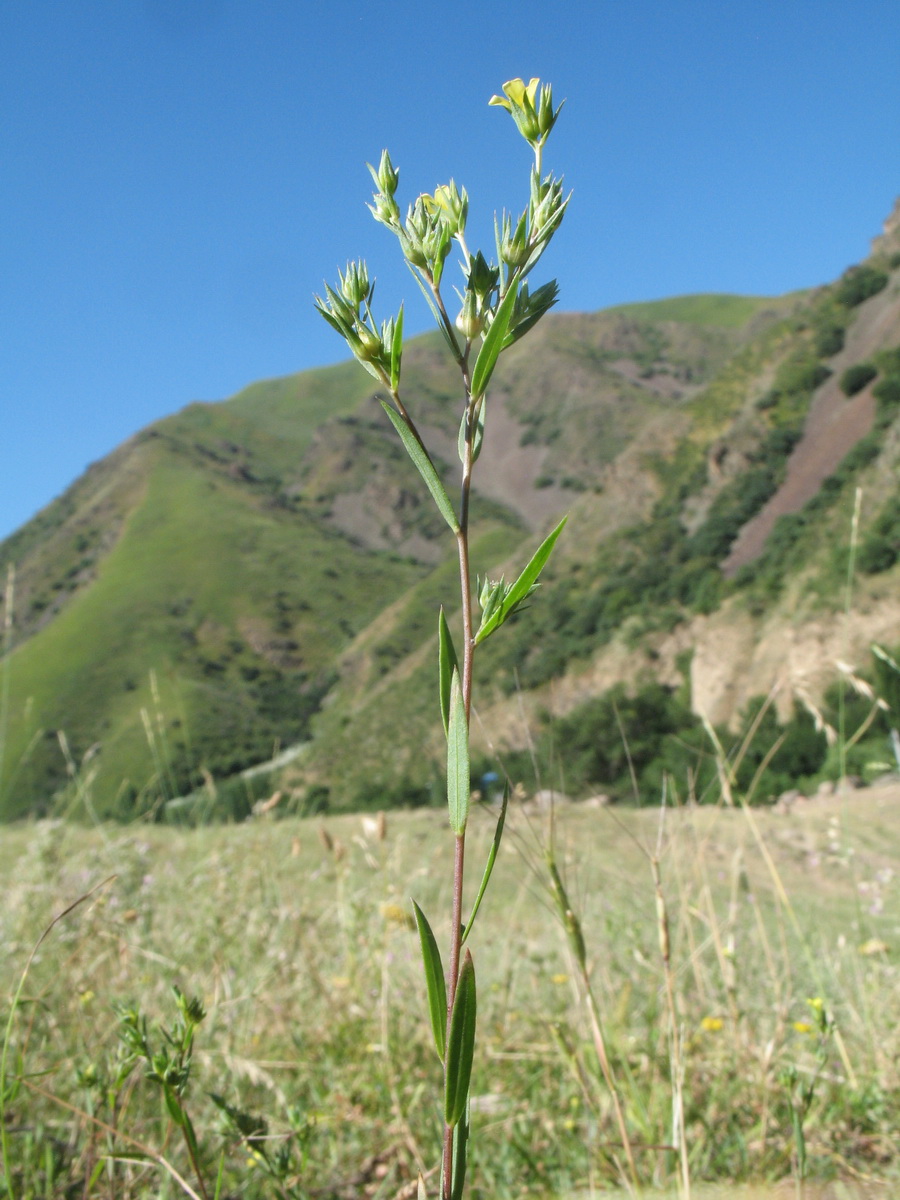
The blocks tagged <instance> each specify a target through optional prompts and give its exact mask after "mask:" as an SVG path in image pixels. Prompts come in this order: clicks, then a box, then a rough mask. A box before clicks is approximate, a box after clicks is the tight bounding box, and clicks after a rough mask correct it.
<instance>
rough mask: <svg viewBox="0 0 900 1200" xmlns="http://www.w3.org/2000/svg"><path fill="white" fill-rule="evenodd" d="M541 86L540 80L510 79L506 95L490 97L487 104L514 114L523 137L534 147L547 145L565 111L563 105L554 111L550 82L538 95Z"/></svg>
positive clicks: (504, 90) (504, 86)
mask: <svg viewBox="0 0 900 1200" xmlns="http://www.w3.org/2000/svg"><path fill="white" fill-rule="evenodd" d="M540 83H541V81H540V80H539V79H531V80H529V81H528V83H526V82H525V80H524V79H509V80H507V82H506V83H504V85H503V93H504V94H503V95H502V96H491V98H490V100H489V101H488V104H496V105H499V106H500V108H505V109H506V111H507V112H508V113H510V114H511V115H512V118H513V120H514V121H515V123H516V125H517V126H518V129H519V132H520V133H521V135H522V137H524V138H525V140H526V141H527V142H530V143H531V145H532V146H538V145H540V144H542V143H543V142H544V139H545V138H546V137H547V134H548V133H549V132H550V130H551V129H552V128H553V126H554V124H555V123H556V118H557V117H558V116H559V109H560V108H562V105H560V106H559V108H558V109H557V110H556V111H555V112H554V111H553V89H552V88H551V87H550V85H549V84H548V83H545V84H544V86H543V87H542V88H541V94H540V96H538V88H539V87H540Z"/></svg>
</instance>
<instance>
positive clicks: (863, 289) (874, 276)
mask: <svg viewBox="0 0 900 1200" xmlns="http://www.w3.org/2000/svg"><path fill="white" fill-rule="evenodd" d="M887 281H888V276H887V273H886V272H885V271H881V270H879V268H878V267H872V266H870V265H869V264H868V263H863V264H862V265H861V266H857V267H850V268H849V270H847V271H845V272H844V274H843V276H842V278H841V281H840V283H838V285H837V288H836V289H835V297H836V299H837V300H838V302H839V303H840V304H843V305H844V306H845V307H846V308H855V307H856V306H857V305H858V304H862V302H863V301H864V300H868V299H869V297H870V296H875V295H877V294H878V292H880V291H881V290H882V289H883V288H885V287H886V286H887Z"/></svg>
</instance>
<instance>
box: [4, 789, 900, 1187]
mask: <svg viewBox="0 0 900 1200" xmlns="http://www.w3.org/2000/svg"><path fill="white" fill-rule="evenodd" d="M897 798H898V797H897V796H896V794H894V795H891V794H890V793H888V792H874V791H873V792H871V793H866V794H856V795H854V796H853V797H852V798H847V799H845V800H841V799H840V798H838V799H835V800H833V801H830V802H828V803H827V804H826V803H824V802H822V803H820V802H818V801H817V802H815V803H813V802H810V803H809V804H808V805H807V806H806V807H805V808H803V809H802V811H795V812H794V813H793V814H792V815H790V816H786V815H779V814H776V813H772V812H758V813H756V812H755V813H752V814H750V813H747V812H744V811H741V810H738V809H721V808H712V807H709V808H703V809H685V810H681V811H677V812H669V813H668V814H667V816H666V820H665V822H664V824H663V829H662V836H661V837H660V834H659V814H657V813H653V812H650V811H647V810H642V811H623V812H621V813H619V812H617V811H610V810H597V809H587V808H579V807H573V808H569V809H566V810H565V811H564V812H562V813H560V814H559V815H558V817H557V820H556V823H555V826H556V827H555V833H554V840H555V847H556V860H557V862H558V863H559V866H560V871H561V873H562V875H563V877H564V879H565V882H566V887H567V890H568V894H569V896H570V898H571V901H572V904H573V907H574V908H576V909H577V911H578V914H579V917H580V920H581V928H582V930H583V933H584V938H585V943H586V950H587V962H588V967H589V972H590V983H591V986H592V988H593V991H594V992H595V994H596V998H597V1001H598V1006H599V1010H600V1012H601V1013H603V1034H604V1037H605V1042H606V1048H607V1052H608V1055H609V1064H610V1067H611V1070H612V1072H613V1074H614V1078H615V1080H616V1082H617V1087H618V1091H619V1099H620V1102H621V1108H622V1112H623V1114H624V1120H625V1123H626V1126H627V1129H628V1136H629V1139H630V1142H631V1146H632V1151H633V1154H634V1160H635V1164H636V1168H637V1172H638V1175H639V1178H640V1181H641V1183H642V1184H643V1185H644V1186H647V1187H650V1186H662V1185H669V1186H671V1185H672V1184H673V1181H674V1180H675V1178H676V1176H677V1173H678V1172H679V1171H680V1166H679V1153H678V1147H677V1146H676V1140H677V1138H678V1136H679V1134H678V1132H677V1131H678V1128H679V1122H678V1121H677V1119H675V1115H676V1114H675V1112H674V1109H675V1106H674V1105H673V1061H674V1062H676V1063H677V1064H679V1071H678V1072H675V1075H676V1076H679V1078H676V1085H677V1090H679V1091H680V1093H681V1100H682V1103H683V1112H684V1119H683V1129H684V1144H685V1148H686V1157H687V1164H688V1167H689V1171H690V1177H691V1179H692V1180H693V1181H694V1182H696V1181H699V1180H713V1181H716V1180H747V1179H774V1178H780V1177H784V1176H788V1175H791V1174H794V1175H795V1176H798V1177H799V1176H804V1177H806V1178H808V1179H815V1178H819V1179H827V1178H833V1177H841V1178H848V1177H849V1178H854V1177H856V1178H871V1177H873V1176H874V1177H881V1178H885V1177H887V1178H890V1177H892V1176H893V1175H894V1173H895V1171H896V1163H895V1162H894V1155H895V1146H896V1138H897V1133H898V1130H897V1113H898V1111H900V1104H898V1102H900V1078H898V1071H897V1066H896V1063H897V1055H898V1050H900V1045H898V1034H897V1030H898V1028H900V994H898V972H897V967H896V965H895V950H894V947H895V946H896V944H897V932H898V931H897V922H896V917H895V916H894V915H892V912H893V910H894V909H895V904H896V889H897V880H896V875H895V872H896V870H897V864H898V860H900V815H898V808H897ZM542 821H543V818H542V817H540V816H537V815H531V816H529V815H528V814H527V812H526V811H524V810H523V809H522V807H521V806H520V805H517V804H515V803H514V804H513V805H511V811H510V815H509V827H508V841H507V842H505V843H504V846H503V847H502V848H501V851H500V854H501V858H505V859H506V860H507V862H506V866H507V869H506V870H503V871H500V872H498V877H497V880H496V882H495V886H494V890H493V892H492V894H491V895H490V896H489V897H488V899H487V900H486V905H487V906H488V907H489V908H490V910H491V912H490V916H491V920H492V922H493V923H494V925H495V927H496V928H497V930H498V933H497V936H496V937H495V938H492V939H491V940H490V941H489V942H486V943H485V945H484V947H483V950H482V953H481V960H482V966H481V978H480V1013H479V1015H480V1019H481V1023H482V1045H483V1047H484V1052H483V1054H482V1055H481V1056H480V1058H479V1059H477V1060H476V1065H475V1069H474V1076H473V1083H472V1122H473V1125H475V1126H477V1132H478V1137H477V1140H476V1142H475V1150H474V1154H473V1164H472V1165H473V1167H474V1168H475V1178H476V1179H477V1181H478V1182H477V1184H476V1185H475V1187H474V1188H473V1194H475V1195H478V1196H483V1197H487V1196H493V1197H506V1196H510V1197H511V1196H521V1195H523V1194H526V1195H535V1196H537V1195H541V1196H547V1195H559V1196H570V1195H573V1194H574V1193H576V1192H580V1191H583V1190H585V1189H589V1188H596V1189H604V1188H609V1187H614V1186H617V1185H619V1184H620V1183H621V1181H622V1180H623V1178H624V1176H625V1174H626V1171H625V1162H624V1157H623V1152H622V1142H621V1137H620V1134H619V1129H618V1126H617V1122H616V1117H615V1113H614V1111H613V1105H612V1102H611V1098H610V1095H609V1091H608V1089H607V1087H606V1085H605V1084H604V1082H603V1079H602V1075H601V1072H600V1069H599V1067H598V1064H597V1059H596V1056H595V1052H594V1040H593V1038H592V1034H591V1030H590V1028H589V1025H588V1022H587V1020H586V1019H585V1018H584V1017H583V1014H584V1013H585V1011H586V1010H585V1009H584V1007H583V1004H582V1001H583V996H582V995H580V993H579V988H580V987H581V982H580V980H579V973H578V969H577V963H576V962H575V960H574V958H573V957H572V952H571V950H570V948H569V942H568V941H567V939H566V936H565V933H564V931H563V930H562V929H561V927H560V926H559V924H558V923H557V922H556V920H555V919H554V917H553V916H552V915H551V907H552V906H551V904H550V898H549V895H548V893H547V891H546V885H545V883H544V879H545V874H544V872H543V870H542V869H541V868H540V866H539V863H540V860H541V858H542V856H543V853H544V845H545V840H546V837H545V831H544V829H543V826H542ZM493 825H494V822H493V817H492V815H491V814H489V813H485V812H482V811H481V810H480V809H476V810H474V811H473V814H472V825H471V830H470V836H471V838H472V843H473V847H474V848H476V849H482V850H483V849H484V848H485V844H486V843H487V842H488V841H489V840H490V837H491V835H492V833H493ZM380 832H384V830H383V827H379V825H378V823H377V822H376V821H374V819H372V818H367V819H366V823H365V824H363V821H362V820H361V819H360V818H358V817H354V818H351V817H344V818H339V819H332V820H329V821H328V823H327V829H324V830H323V827H321V826H320V825H319V824H318V823H317V822H315V821H306V822H304V821H287V820H286V821H282V822H278V823H265V822H259V823H256V824H251V825H245V826H241V827H218V828H208V829H201V830H195V831H190V832H185V831H171V830H166V829H162V828H159V827H132V828H130V829H128V830H122V829H121V828H116V829H113V828H104V827H100V828H98V829H96V830H93V831H88V830H84V829H79V828H75V827H71V826H66V825H62V824H47V823H42V824H38V825H30V826H22V827H19V828H15V829H12V830H10V831H9V832H8V833H7V834H6V836H5V837H4V840H3V844H2V846H0V870H2V872H3V879H4V885H5V887H4V892H5V897H6V902H5V904H4V908H3V913H2V915H0V943H2V945H3V948H4V956H3V958H4V963H5V967H4V972H3V979H2V994H0V1010H2V1011H0V1015H2V1018H3V1023H4V1026H5V1025H6V1021H7V1018H8V1015H9V1004H10V1000H11V997H12V995H13V993H14V991H15V988H16V987H17V985H18V982H19V979H20V977H21V974H22V971H23V969H24V967H25V965H26V962H27V960H28V956H29V954H30V953H31V950H32V948H33V946H34V944H35V943H36V942H37V940H38V938H39V937H40V936H41V934H42V933H43V931H44V930H45V929H46V928H47V926H48V925H49V923H50V921H51V920H52V919H53V918H54V916H56V915H57V914H58V913H60V912H61V911H63V910H64V909H65V908H67V907H68V906H69V905H70V904H71V903H72V902H73V901H74V900H76V899H77V898H78V897H79V896H82V895H84V894H85V893H87V892H88V891H89V890H90V889H92V888H95V887H97V885H98V884H103V881H104V880H109V881H108V882H107V883H105V885H104V886H101V887H99V889H98V890H97V891H96V892H95V893H94V895H93V896H92V897H91V898H90V899H88V900H86V901H85V902H84V903H83V904H82V905H81V906H79V907H78V908H77V909H75V910H73V911H72V912H71V913H70V914H69V915H68V916H66V917H65V918H64V919H63V920H61V921H59V922H58V923H57V924H56V925H55V926H54V928H53V929H52V930H51V931H50V933H49V934H48V936H47V938H46V939H45V941H44V942H43V943H42V945H41V946H40V947H39V949H38V951H37V953H36V955H35V957H34V959H33V962H32V964H31V967H30V970H29V972H28V974H27V976H26V979H25V984H24V987H23V989H22V992H21V997H20V1001H19V1006H18V1008H17V1009H16V1011H15V1013H14V1015H13V1021H12V1028H11V1038H10V1043H9V1053H8V1061H7V1067H6V1073H7V1079H6V1100H5V1106H4V1107H5V1120H6V1142H7V1155H8V1163H9V1173H10V1181H9V1184H10V1186H9V1191H10V1193H11V1194H12V1195H14V1196H17V1197H19V1196H30V1195H41V1196H54V1197H55V1196H59V1197H62V1196H64V1195H82V1194H87V1195H95V1196H117V1197H137V1196H147V1195H164V1196H175V1195H180V1194H184V1191H183V1189H182V1188H181V1187H180V1185H179V1184H178V1183H177V1181H176V1177H175V1175H173V1174H172V1171H174V1172H177V1174H178V1175H179V1176H180V1177H181V1178H182V1179H184V1180H185V1181H186V1182H187V1183H188V1184H189V1186H190V1187H192V1188H193V1189H194V1190H195V1191H196V1189H197V1186H198V1185H197V1183H196V1178H195V1175H194V1172H193V1170H192V1165H191V1163H190V1161H189V1156H188V1151H187V1148H186V1144H185V1141H184V1139H183V1138H182V1137H181V1135H180V1134H179V1132H178V1129H177V1128H176V1125H175V1123H174V1121H173V1117H172V1114H171V1112H170V1111H169V1110H168V1109H167V1108H166V1107H165V1106H164V1104H163V1103H162V1098H161V1095H160V1090H159V1088H158V1087H156V1086H155V1085H154V1083H153V1081H152V1080H150V1079H148V1078H147V1077H146V1075H147V1072H146V1069H145V1068H144V1067H143V1066H142V1065H141V1064H139V1063H132V1064H131V1066H129V1064H128V1062H127V1061H126V1055H125V1048H124V1046H123V1042H122V1039H121V1038H120V1036H119V1030H120V1028H121V1024H120V1019H119V1016H117V1014H121V1011H122V1008H123V1006H125V1007H128V1006H131V1007H132V1008H137V1009H139V1010H140V1011H141V1012H142V1013H143V1015H144V1016H145V1017H146V1018H147V1026H148V1030H149V1035H150V1040H151V1041H153V1042H154V1045H157V1044H159V1043H160V1042H161V1038H160V1036H159V1034H158V1032H157V1023H162V1024H163V1025H165V1026H167V1027H171V1026H172V1025H173V1022H174V1020H175V1017H176V1005H175V1002H174V1000H173V996H172V987H173V986H177V987H178V988H180V989H181V991H182V992H183V993H184V994H185V995H186V996H188V995H189V996H196V997H198V998H199V999H200V1000H201V1001H202V1003H203V1006H204V1007H205V1009H206V1014H207V1015H206V1017H205V1019H204V1020H203V1021H202V1022H201V1023H200V1025H199V1027H198V1028H197V1031H196V1034H195V1037H194V1045H193V1064H192V1077H191V1082H190V1087H189V1089H188V1091H187V1093H186V1100H185V1103H186V1107H187V1109H188V1111H189V1112H190V1117H191V1121H192V1123H193V1127H194V1129H195V1130H196V1136H197V1143H198V1149H199V1154H198V1158H199V1166H200V1168H201V1171H202V1173H203V1175H204V1177H205V1179H206V1180H207V1186H208V1188H209V1194H210V1195H212V1194H213V1192H214V1189H215V1185H216V1179H217V1176H218V1175H219V1172H220V1170H221V1179H220V1192H219V1194H220V1195H223V1196H224V1195H238V1194H240V1195H242V1196H247V1197H254V1196H271V1195H293V1196H303V1197H307V1196H308V1197H323V1196H348V1197H349V1196H365V1195H370V1196H378V1197H394V1196H396V1195H398V1194H399V1193H400V1192H401V1190H402V1189H403V1188H404V1187H405V1186H406V1185H407V1184H409V1183H410V1182H413V1184H414V1181H415V1178H416V1174H417V1172H418V1171H419V1170H422V1169H423V1167H424V1166H425V1165H427V1163H428V1159H429V1157H430V1155H429V1148H430V1147H431V1145H432V1144H433V1142H434V1139H435V1137H436V1136H439V1133H440V1125H441V1121H442V1113H441V1111H440V1105H439V1103H438V1102H436V1101H435V1100H434V1098H433V1097H434V1092H435V1081H436V1079H438V1078H439V1072H440V1064H439V1062H438V1061H437V1059H436V1056H435V1054H434V1049H433V1046H432V1045H431V1039H430V1035H429V1033H428V1031H427V1029H426V1028H425V1027H424V1025H423V1022H422V1019H421V1018H422V1013H423V1010H424V1007H425V996H424V984H423V983H422V981H421V974H420V972H421V967H420V963H419V947H418V939H417V935H416V933H415V930H414V928H413V927H412V926H413V923H412V919H411V917H412V914H411V910H410V907H409V905H408V902H407V900H406V897H405V896H404V895H401V894H399V893H398V892H397V891H396V889H395V886H394V882H393V881H395V880H397V879H403V880H406V881H407V882H408V883H409V885H410V886H413V887H414V888H415V891H416V894H417V896H421V897H422V900H423V902H425V903H428V904H429V905H430V906H432V907H433V908H434V909H440V907H441V905H442V904H443V905H444V906H445V907H446V902H447V899H448V896H447V895H444V894H443V893H444V891H449V884H448V883H445V882H442V878H443V876H445V875H446V872H444V871H441V870H439V869H438V868H439V860H441V859H442V858H443V857H445V851H444V849H443V843H444V841H445V837H444V818H443V817H442V815H441V814H439V813H437V812H431V811H423V812H416V813H410V814H402V815H401V814H398V815H393V816H391V817H390V818H389V821H388V824H387V829H386V836H384V838H383V840H382V839H381V838H380ZM648 856H651V857H656V858H658V877H659V880H660V894H661V896H662V898H663V904H664V908H665V910H666V914H667V920H668V930H669V941H670V952H669V960H668V973H667V970H666V963H665V961H664V960H663V958H662V956H661V954H660V949H659V941H658V936H659V924H658V912H657V896H656V894H655V891H654V883H653V872H652V869H651V862H650V857H648ZM533 868H536V869H533ZM110 876H115V878H112V879H110V878H109V877H110ZM788 897H790V901H788V899H787V898H788ZM667 984H668V985H669V986H670V987H671V995H672V998H673V1003H674V1012H675V1028H674V1030H673V1028H672V1026H673V1021H672V1017H671V1011H670V1009H669V1006H668V1003H667V1000H666V992H667ZM210 1093H214V1094H216V1095H217V1096H218V1097H220V1098H221V1100H222V1101H224V1102H225V1103H226V1104H228V1105H230V1106H232V1107H233V1108H234V1109H235V1110H240V1111H242V1112H245V1113H250V1114H261V1115H262V1116H263V1117H264V1118H265V1122H266V1126H265V1139H266V1140H265V1141H259V1142H257V1143H256V1144H257V1146H259V1147H262V1148H264V1149H265V1151H266V1153H267V1154H268V1155H269V1156H270V1157H272V1156H274V1155H275V1154H276V1153H278V1152H280V1151H281V1150H282V1149H285V1148H286V1147H288V1146H290V1154H291V1170H290V1174H289V1175H287V1176H286V1178H285V1182H284V1184H283V1186H282V1185H279V1187H275V1186H274V1185H273V1182H272V1179H271V1178H270V1177H269V1176H267V1175H266V1173H265V1171H264V1170H263V1169H262V1165H261V1157H262V1155H261V1151H260V1150H259V1149H257V1150H254V1149H253V1146H252V1144H248V1142H247V1141H244V1142H243V1143H241V1142H240V1139H238V1138H237V1137H236V1135H235V1134H234V1132H233V1130H232V1131H231V1132H226V1130H225V1126H226V1124H227V1122H224V1120H223V1115H222V1111H221V1109H220V1108H217V1107H216V1106H215V1105H214V1103H213V1101H212V1100H211V1099H210V1098H209V1094H210ZM257 1128H258V1129H261V1128H262V1126H261V1125H260V1126H258V1127H257ZM673 1130H674V1131H675V1132H674V1133H673ZM162 1160H165V1162H166V1164H168V1165H167V1166H164V1165H162ZM169 1168H171V1170H170V1169H169ZM197 1194H200V1193H199V1192H197ZM407 1194H414V1192H413V1193H407Z"/></svg>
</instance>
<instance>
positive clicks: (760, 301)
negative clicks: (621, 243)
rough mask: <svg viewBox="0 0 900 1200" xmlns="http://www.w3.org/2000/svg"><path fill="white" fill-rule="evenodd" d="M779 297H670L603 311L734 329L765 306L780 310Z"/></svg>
mask: <svg viewBox="0 0 900 1200" xmlns="http://www.w3.org/2000/svg"><path fill="white" fill-rule="evenodd" d="M783 302H784V298H783V297H780V296H779V297H774V296H732V295H729V294H727V293H709V294H700V295H696V296H673V297H671V298H668V299H665V300H646V301H638V302H637V303H634V304H618V305H616V306H615V308H609V309H606V310H605V311H606V312H611V313H623V314H624V315H626V316H630V317H639V318H641V319H642V320H648V321H680V322H684V323H686V324H689V325H715V326H720V327H721V328H724V329H738V328H740V326H741V325H745V324H746V323H747V321H749V320H750V318H751V317H754V316H755V315H756V314H757V313H758V312H760V311H761V310H762V309H764V308H767V307H781V306H782V304H783Z"/></svg>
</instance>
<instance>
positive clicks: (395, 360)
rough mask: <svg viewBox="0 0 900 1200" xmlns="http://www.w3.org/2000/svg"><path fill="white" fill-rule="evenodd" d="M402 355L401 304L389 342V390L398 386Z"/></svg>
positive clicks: (393, 389)
mask: <svg viewBox="0 0 900 1200" xmlns="http://www.w3.org/2000/svg"><path fill="white" fill-rule="evenodd" d="M402 357H403V305H402V304H401V305H400V311H399V313H398V314H397V322H396V324H395V325H394V337H393V340H392V342H391V391H392V392H396V390H397V388H398V387H399V386H400V360H401V358H402Z"/></svg>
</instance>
